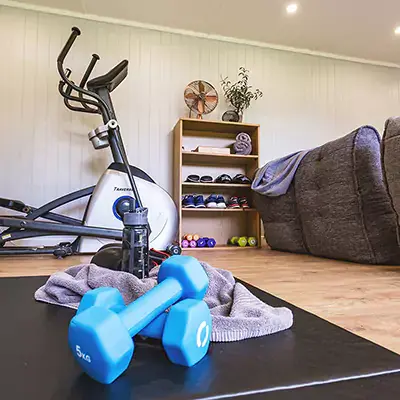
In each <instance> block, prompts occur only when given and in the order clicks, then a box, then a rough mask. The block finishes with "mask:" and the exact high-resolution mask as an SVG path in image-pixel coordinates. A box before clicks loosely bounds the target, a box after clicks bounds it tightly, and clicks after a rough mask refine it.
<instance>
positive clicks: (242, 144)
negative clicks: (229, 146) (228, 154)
mask: <svg viewBox="0 0 400 400" xmlns="http://www.w3.org/2000/svg"><path fill="white" fill-rule="evenodd" d="M252 150H253V147H252V145H251V142H247V141H245V140H242V141H239V140H238V141H236V142H235V143H234V144H233V151H234V153H235V154H240V155H243V156H248V155H250V154H251V152H252Z"/></svg>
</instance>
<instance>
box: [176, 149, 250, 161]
mask: <svg viewBox="0 0 400 400" xmlns="http://www.w3.org/2000/svg"><path fill="white" fill-rule="evenodd" d="M182 161H184V162H185V161H186V162H201V163H211V164H249V163H253V162H254V161H257V162H258V156H257V155H249V156H243V155H239V154H209V153H197V152H194V151H182Z"/></svg>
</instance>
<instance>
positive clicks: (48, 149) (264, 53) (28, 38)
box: [0, 7, 400, 215]
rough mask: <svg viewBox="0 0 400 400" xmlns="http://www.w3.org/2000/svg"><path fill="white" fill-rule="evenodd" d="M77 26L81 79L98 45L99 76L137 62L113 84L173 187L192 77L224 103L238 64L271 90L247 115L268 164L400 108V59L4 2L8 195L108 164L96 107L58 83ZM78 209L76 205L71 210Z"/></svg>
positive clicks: (137, 148)
mask: <svg viewBox="0 0 400 400" xmlns="http://www.w3.org/2000/svg"><path fill="white" fill-rule="evenodd" d="M74 25H76V26H78V27H80V29H81V30H82V35H81V36H80V37H79V38H78V39H77V41H76V45H75V46H74V47H73V49H72V51H71V53H70V56H69V57H68V58H67V60H66V65H68V66H70V67H71V69H72V71H73V75H72V76H73V78H74V79H75V81H79V80H80V78H81V76H82V73H83V71H84V69H85V68H86V66H87V63H88V62H89V60H90V56H91V54H92V53H95V52H96V53H98V54H99V55H100V57H101V60H100V61H99V63H98V65H97V66H96V68H95V72H94V75H98V74H102V73H104V72H106V71H108V70H109V69H110V68H111V67H113V66H114V65H115V64H117V63H118V62H119V61H120V60H122V59H124V58H127V59H128V60H129V75H128V78H127V79H126V81H125V82H124V83H123V84H122V85H121V86H120V87H119V88H118V89H117V90H116V91H115V92H114V93H113V99H114V104H115V109H116V112H117V115H118V119H119V122H120V124H121V126H122V134H123V137H124V140H125V144H126V147H127V150H128V154H129V157H130V161H131V163H132V164H134V165H137V166H138V167H140V168H142V169H144V170H145V171H146V172H148V173H149V174H150V175H151V176H152V177H153V178H154V179H155V180H156V181H157V182H158V183H159V184H160V185H161V186H163V187H165V188H166V189H167V190H169V191H171V190H172V154H173V153H172V135H171V133H170V132H171V129H172V127H173V126H174V124H175V122H176V121H177V119H178V118H179V117H182V116H187V111H188V110H187V108H186V105H185V104H184V101H183V90H184V88H185V85H186V84H187V83H188V82H190V81H192V80H195V79H205V80H207V81H210V82H211V83H212V84H213V85H214V86H215V87H216V88H217V89H218V91H219V93H220V94H221V101H220V104H219V106H218V108H217V109H216V111H214V112H213V113H212V114H210V115H209V116H207V117H206V118H207V119H216V120H218V119H220V118H221V115H222V113H223V112H224V111H225V110H226V103H225V101H224V99H223V97H222V93H221V88H220V84H219V81H220V78H221V76H227V75H228V76H229V77H230V78H231V79H235V75H236V73H237V69H238V67H239V66H245V67H246V68H248V69H249V70H250V71H251V83H252V84H253V85H254V86H255V87H259V88H260V89H261V90H262V91H263V92H264V97H263V98H262V99H261V100H259V101H257V102H255V103H254V104H253V105H252V107H251V108H250V109H249V110H248V111H247V112H246V114H245V120H246V121H247V122H251V123H259V124H261V162H266V161H268V160H270V159H272V158H276V157H278V156H281V155H284V154H287V153H289V152H293V151H296V150H299V149H304V148H309V147H313V146H317V145H320V144H322V143H324V142H326V141H329V140H331V139H334V138H337V137H340V136H342V135H344V134H346V133H348V132H349V131H351V130H352V129H354V128H356V127H358V126H359V125H364V124H369V125H374V126H376V127H377V128H378V129H379V130H380V131H382V128H383V124H384V122H385V119H386V118H387V117H388V116H392V115H395V114H398V113H399V112H400V99H399V74H400V71H399V70H398V69H390V68H387V67H378V66H371V65H365V64H357V63H351V62H347V61H340V60H335V59H328V58H322V57H321V58H320V57H315V56H307V55H301V54H297V53H290V52H284V51H277V50H271V49H267V48H260V47H254V46H246V45H241V44H233V43H227V42H222V41H216V40H209V39H201V38H195V37H190V36H184V35H178V34H170V33H164V32H158V31H152V30H146V29H138V28H132V27H128V26H119V25H114V24H107V23H102V22H94V21H88V20H83V19H74V18H71V17H62V16H56V15H49V14H45V13H39V12H33V11H24V10H20V9H14V8H9V7H0V51H1V59H0V89H1V96H0V112H1V130H0V138H1V145H0V161H1V164H0V165H1V173H0V196H2V197H10V198H16V199H21V200H24V201H25V202H28V203H30V204H31V205H35V206H37V205H40V204H42V203H44V202H46V201H49V200H51V199H52V198H54V197H56V196H60V195H63V194H65V193H67V192H69V191H72V190H76V189H78V188H81V187H85V186H89V185H92V184H95V182H96V180H97V178H98V177H99V175H100V174H101V172H102V171H103V170H104V169H105V168H106V166H107V165H108V164H109V162H110V154H109V153H110V152H109V151H108V150H102V151H94V150H93V148H92V145H91V144H90V143H89V141H88V140H87V133H88V132H89V131H90V130H91V129H93V128H94V127H96V126H97V125H99V124H100V123H101V120H100V119H99V117H97V116H88V115H83V114H78V113H73V112H71V111H69V110H68V109H66V108H65V106H64V104H63V102H62V99H61V96H60V95H59V94H58V92H57V84H58V75H57V70H56V58H57V55H58V53H59V51H60V49H61V47H62V45H63V44H64V42H65V40H66V39H67V38H68V36H69V34H70V28H71V27H72V26H74ZM68 211H69V212H70V213H71V214H72V215H75V214H79V212H80V211H79V210H68Z"/></svg>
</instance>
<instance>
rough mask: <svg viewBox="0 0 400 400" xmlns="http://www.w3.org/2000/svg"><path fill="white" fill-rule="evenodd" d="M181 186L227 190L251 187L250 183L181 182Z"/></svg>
mask: <svg viewBox="0 0 400 400" xmlns="http://www.w3.org/2000/svg"><path fill="white" fill-rule="evenodd" d="M182 186H190V187H204V188H207V187H219V188H227V189H236V188H249V187H251V184H250V183H216V182H210V183H201V182H200V183H197V182H182Z"/></svg>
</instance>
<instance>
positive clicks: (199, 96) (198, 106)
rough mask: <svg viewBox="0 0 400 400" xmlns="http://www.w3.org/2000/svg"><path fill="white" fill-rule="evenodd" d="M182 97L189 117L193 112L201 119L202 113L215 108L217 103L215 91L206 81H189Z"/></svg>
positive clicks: (207, 112)
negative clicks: (187, 108) (188, 111)
mask: <svg viewBox="0 0 400 400" xmlns="http://www.w3.org/2000/svg"><path fill="white" fill-rule="evenodd" d="M184 97H185V102H186V105H187V106H188V107H189V110H190V113H189V117H191V114H192V112H193V113H195V114H196V116H197V118H198V119H202V116H203V114H209V113H210V112H211V111H213V110H215V107H217V104H218V93H217V91H216V90H215V88H214V86H213V85H211V84H210V83H208V82H206V81H193V82H190V83H189V84H188V85H187V86H186V88H185V93H184Z"/></svg>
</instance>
